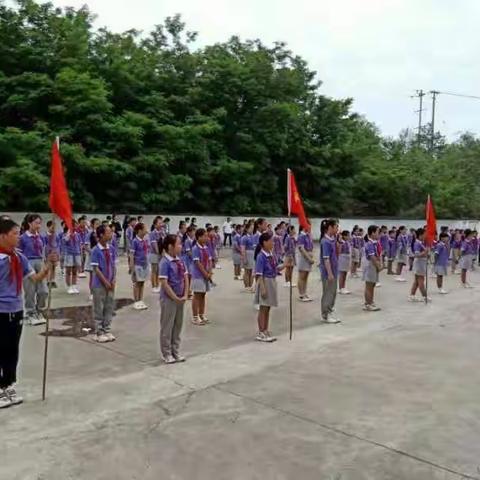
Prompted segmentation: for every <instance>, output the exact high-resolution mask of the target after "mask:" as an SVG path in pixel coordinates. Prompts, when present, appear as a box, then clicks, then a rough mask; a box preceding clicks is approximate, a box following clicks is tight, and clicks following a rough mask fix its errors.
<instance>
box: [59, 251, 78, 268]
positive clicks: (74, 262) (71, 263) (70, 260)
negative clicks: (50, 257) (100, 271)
mask: <svg viewBox="0 0 480 480" xmlns="http://www.w3.org/2000/svg"><path fill="white" fill-rule="evenodd" d="M63 265H64V266H65V267H77V268H80V267H81V265H82V256H81V255H69V254H68V253H67V254H65V260H64V261H63Z"/></svg>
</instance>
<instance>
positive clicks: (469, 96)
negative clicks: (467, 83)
mask: <svg viewBox="0 0 480 480" xmlns="http://www.w3.org/2000/svg"><path fill="white" fill-rule="evenodd" d="M437 93H440V94H442V95H451V96H452V97H463V98H473V99H475V100H480V97H478V96H476V95H464V94H463V93H453V92H437Z"/></svg>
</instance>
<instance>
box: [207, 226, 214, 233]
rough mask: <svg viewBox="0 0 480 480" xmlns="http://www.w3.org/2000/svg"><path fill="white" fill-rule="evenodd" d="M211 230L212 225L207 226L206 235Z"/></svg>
mask: <svg viewBox="0 0 480 480" xmlns="http://www.w3.org/2000/svg"><path fill="white" fill-rule="evenodd" d="M212 230H213V227H212V225H211V224H208V227H207V233H210V232H211V231H212Z"/></svg>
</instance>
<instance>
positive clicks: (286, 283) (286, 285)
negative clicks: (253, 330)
mask: <svg viewBox="0 0 480 480" xmlns="http://www.w3.org/2000/svg"><path fill="white" fill-rule="evenodd" d="M283 286H284V287H285V288H290V283H288V282H285V283H284V284H283ZM260 333H261V332H260Z"/></svg>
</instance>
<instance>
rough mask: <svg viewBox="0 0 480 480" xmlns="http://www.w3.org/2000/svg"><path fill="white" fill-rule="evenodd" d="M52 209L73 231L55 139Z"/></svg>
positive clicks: (71, 215)
mask: <svg viewBox="0 0 480 480" xmlns="http://www.w3.org/2000/svg"><path fill="white" fill-rule="evenodd" d="M49 203H50V209H51V210H52V212H53V213H55V215H57V216H58V217H60V218H61V219H62V220H63V221H64V222H65V225H67V227H68V228H69V230H73V213H72V203H71V202H70V195H69V194H68V189H67V182H66V181H65V174H64V172H63V164H62V157H61V156H60V150H59V141H58V138H57V139H55V141H54V142H53V145H52V169H51V177H50V202H49Z"/></svg>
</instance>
